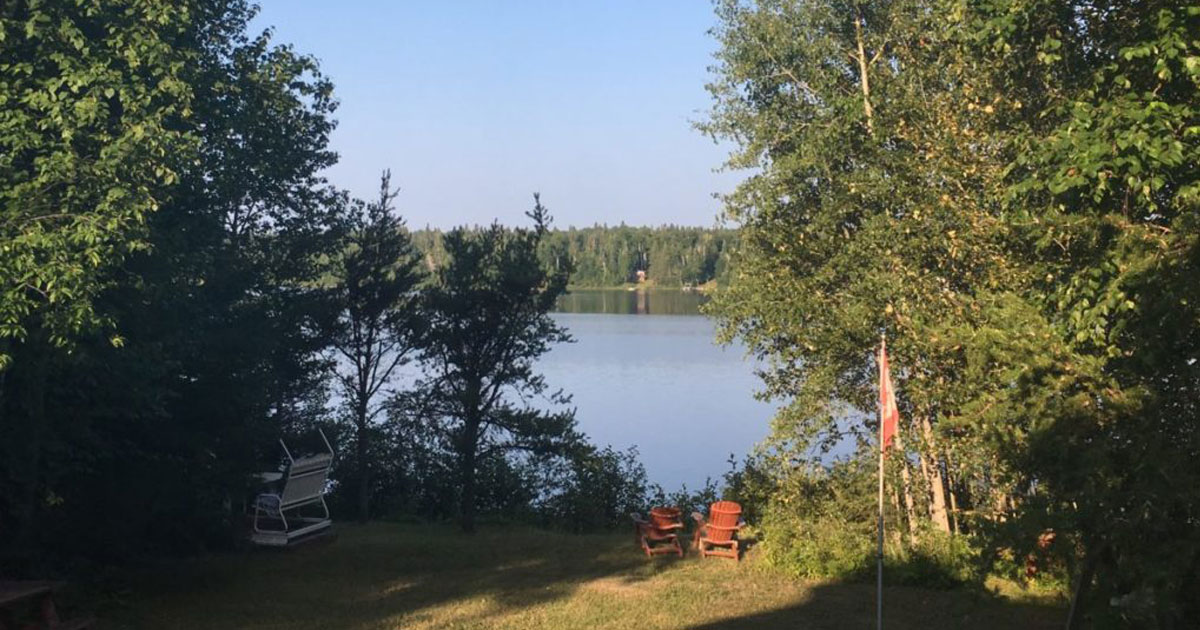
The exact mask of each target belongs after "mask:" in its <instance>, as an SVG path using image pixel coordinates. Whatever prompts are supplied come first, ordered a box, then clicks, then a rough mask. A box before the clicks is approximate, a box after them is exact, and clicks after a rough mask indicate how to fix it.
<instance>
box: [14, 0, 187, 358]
mask: <svg viewBox="0 0 1200 630" xmlns="http://www.w3.org/2000/svg"><path fill="white" fill-rule="evenodd" d="M195 17H196V16H195V11H194V9H193V7H191V6H189V5H188V4H186V3H177V2H167V1H161V0H122V1H120V2H100V1H98V0H94V1H92V0H89V1H86V2H7V3H5V4H4V6H3V7H2V8H0V59H2V61H0V240H2V241H3V243H4V245H3V247H0V341H2V340H15V341H21V340H24V339H26V338H27V337H28V336H29V334H31V331H33V330H35V329H37V330H41V331H42V332H40V333H37V334H41V335H44V336H45V337H46V339H47V340H48V341H49V342H50V343H51V344H52V345H54V346H60V347H61V346H64V345H68V344H69V343H70V342H71V341H73V340H75V339H76V338H77V337H78V336H79V335H81V334H85V333H86V332H88V331H89V330H91V329H92V328H93V327H94V326H96V325H97V324H100V323H103V322H105V321H108V320H109V318H107V317H105V315H104V314H102V313H98V312H97V310H96V307H95V300H96V298H97V296H98V295H99V293H100V292H101V290H102V289H103V288H104V286H105V283H104V274H105V273H106V271H108V270H109V269H111V268H112V266H113V265H115V264H117V263H119V262H120V261H121V259H122V258H123V257H124V256H126V255H127V254H129V253H130V252H132V251H136V250H139V249H144V248H145V247H146V245H147V242H146V231H145V221H146V217H147V215H148V214H149V213H151V212H153V211H154V210H156V209H158V208H159V207H160V206H161V204H162V203H163V202H164V200H165V190H166V187H167V186H169V185H171V184H173V183H175V182H177V181H178V179H179V172H178V166H179V164H180V160H181V158H186V156H187V155H188V154H189V152H190V150H191V149H193V148H194V146H195V144H194V143H195V140H196V136H195V134H194V133H191V132H190V131H191V130H189V129H188V128H187V126H186V123H185V124H184V125H181V124H179V123H180V121H187V120H188V119H189V118H190V115H191V114H192V98H193V94H192V86H191V85H190V84H189V82H188V79H187V77H186V76H185V75H186V67H187V66H188V65H190V64H192V63H195V60H196V51H195V49H192V48H189V47H188V46H187V44H186V42H181V41H180V40H181V38H186V36H187V33H188V32H189V29H190V28H191V26H192V24H193V20H194V18H195ZM113 343H114V344H116V343H119V337H114V338H113ZM5 347H7V345H6V346H5ZM10 360H11V357H10V356H9V354H8V352H7V351H6V350H4V348H3V347H0V368H3V367H4V366H5V364H7V363H8V361H10Z"/></svg>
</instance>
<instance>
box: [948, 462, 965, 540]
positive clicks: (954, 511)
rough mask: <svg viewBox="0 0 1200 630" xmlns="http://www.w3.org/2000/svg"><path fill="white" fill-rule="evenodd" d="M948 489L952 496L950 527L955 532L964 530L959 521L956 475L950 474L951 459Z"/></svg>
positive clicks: (950, 496)
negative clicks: (955, 488)
mask: <svg viewBox="0 0 1200 630" xmlns="http://www.w3.org/2000/svg"><path fill="white" fill-rule="evenodd" d="M946 489H947V492H948V493H949V495H948V496H949V498H950V528H951V529H953V530H954V531H955V532H960V531H962V530H961V529H959V523H958V493H957V492H955V491H954V476H953V475H951V474H950V460H949V459H947V460H946Z"/></svg>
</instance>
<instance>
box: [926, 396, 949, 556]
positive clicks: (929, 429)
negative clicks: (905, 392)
mask: <svg viewBox="0 0 1200 630" xmlns="http://www.w3.org/2000/svg"><path fill="white" fill-rule="evenodd" d="M921 433H922V434H923V436H924V439H925V445H926V447H925V449H923V450H925V451H926V452H927V453H929V454H928V455H925V454H922V455H921V472H922V473H923V474H924V475H925V481H926V482H928V483H929V490H930V504H929V514H930V517H931V518H932V519H933V524H934V526H935V527H937V528H938V529H939V530H941V531H943V532H946V533H950V517H949V512H948V510H947V509H946V482H945V479H944V477H943V476H942V466H941V462H939V461H938V458H937V456H936V453H937V449H936V448H935V447H934V444H933V424H932V423H931V422H930V421H929V417H928V416H922V417H921Z"/></svg>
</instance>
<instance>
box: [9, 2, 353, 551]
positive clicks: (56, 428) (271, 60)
mask: <svg viewBox="0 0 1200 630" xmlns="http://www.w3.org/2000/svg"><path fill="white" fill-rule="evenodd" d="M68 5H69V6H68ZM76 5H78V6H76ZM101 5H103V6H101ZM13 6H15V7H17V10H20V11H43V10H44V11H56V12H59V13H60V14H62V15H67V14H68V13H71V12H75V11H78V12H80V14H81V15H86V16H87V20H94V22H91V21H86V20H85V21H84V22H81V23H86V24H87V30H86V34H87V38H86V41H87V45H86V46H84V48H83V49H82V50H79V51H77V52H78V53H79V54H84V52H85V51H91V52H92V53H97V54H98V53H99V52H100V51H105V50H107V48H106V46H108V45H109V43H112V45H116V44H115V42H117V41H118V40H120V41H126V40H125V38H127V37H132V36H133V35H134V34H138V37H142V38H145V37H149V34H153V33H159V34H160V36H161V37H163V38H164V39H165V40H169V42H170V44H171V50H173V51H175V53H173V54H178V55H180V56H181V57H179V58H180V59H186V60H187V61H188V63H186V64H184V63H180V64H179V67H174V66H171V67H169V68H160V67H159V62H160V61H161V62H162V63H166V60H163V59H159V58H158V57H154V56H146V57H142V56H139V55H138V54H135V53H136V51H137V50H140V49H138V48H129V49H123V50H126V52H125V53H123V54H122V56H121V58H120V59H119V60H118V59H108V58H107V57H106V59H107V61H106V62H105V63H107V64H108V65H109V66H110V67H111V68H112V69H114V70H117V71H122V72H124V71H125V69H127V68H130V67H133V66H136V67H137V68H138V72H137V73H136V76H137V77H138V78H139V80H142V81H148V82H151V83H153V82H154V81H158V83H157V85H159V86H160V88H161V89H166V88H167V87H169V86H170V85H171V82H172V81H175V80H179V81H182V82H183V84H184V85H183V86H179V87H178V89H179V90H181V91H182V92H186V93H187V94H188V95H189V97H188V100H187V101H186V105H187V107H188V108H189V110H190V111H189V114H188V115H187V116H184V115H183V114H184V112H182V111H175V112H174V114H173V115H170V116H167V115H166V114H163V116H164V118H162V120H163V121H165V122H162V128H154V129H151V128H150V127H149V126H146V127H145V128H144V129H143V130H142V131H143V133H145V137H144V138H142V139H141V140H139V141H137V142H136V143H135V144H136V145H137V147H139V148H138V150H137V152H134V153H130V154H126V155H125V157H124V158H123V159H127V161H126V162H122V163H113V164H107V163H105V164H107V165H106V166H105V168H111V169H117V170H118V171H120V172H119V173H118V172H109V173H97V174H96V177H97V178H99V179H96V180H93V179H89V178H88V177H90V176H88V177H84V175H86V174H87V170H86V169H85V168H84V167H82V166H81V167H80V170H79V172H78V173H77V175H78V177H76V175H71V176H70V178H71V181H72V182H76V183H77V184H78V185H80V186H84V187H85V188H86V189H87V191H90V192H87V191H85V190H81V191H80V193H79V194H75V193H70V190H71V189H72V186H75V185H76V184H74V183H73V184H70V185H68V186H66V187H65V188H64V187H63V186H62V185H56V186H55V187H52V188H50V189H48V190H47V192H50V193H54V194H58V192H55V191H59V192H61V191H63V190H66V191H68V193H69V195H68V196H69V198H70V199H73V200H75V201H76V202H78V203H80V204H82V205H81V206H79V208H75V209H73V210H72V212H76V211H78V212H79V213H81V214H80V215H79V216H81V217H84V219H81V220H84V221H85V222H86V220H88V219H86V217H87V216H91V215H86V214H82V213H83V210H82V208H86V207H88V203H89V201H88V199H90V197H88V196H86V195H84V194H83V192H87V194H88V195H91V194H93V193H96V191H104V190H108V189H109V188H108V187H107V186H108V185H109V184H111V185H116V186H120V185H122V184H121V182H123V181H125V180H124V179H123V178H125V177H127V176H133V177H140V175H139V173H142V172H143V171H146V172H151V173H153V172H154V169H155V168H157V167H158V166H159V164H160V163H161V162H162V161H166V162H167V163H169V164H170V168H171V169H172V170H171V171H170V172H171V175H170V177H171V179H172V181H173V185H172V187H171V189H170V194H169V196H165V197H164V196H157V197H154V200H155V203H157V204H158V211H157V212H154V213H152V214H149V215H146V216H145V217H144V221H143V219H138V220H137V222H138V223H139V224H142V223H144V225H140V227H138V234H139V235H140V236H139V238H141V239H143V240H144V241H145V242H147V243H149V244H150V247H149V248H140V249H139V250H138V251H136V252H134V253H133V254H132V255H129V256H126V257H125V258H124V260H123V261H121V260H117V259H113V260H107V261H105V262H106V264H105V265H103V266H101V267H97V268H94V269H93V268H90V267H89V268H88V269H90V270H89V271H87V274H86V278H85V276H83V275H81V276H77V280H78V281H79V282H85V280H86V282H88V283H90V284H88V288H87V289H86V291H82V292H80V293H78V294H76V295H77V297H80V298H82V297H85V296H90V297H88V300H89V304H90V306H87V308H90V309H92V311H93V312H94V313H95V314H96V316H97V317H98V318H100V319H106V320H111V321H113V322H115V323H116V325H117V326H118V330H120V332H121V335H122V339H123V344H121V345H122V347H120V348H116V347H113V344H112V343H110V340H109V339H108V338H107V336H105V335H101V334H99V331H96V332H93V333H90V334H86V335H82V336H78V338H77V341H76V343H75V347H74V349H73V351H71V352H67V351H66V350H64V349H56V348H55V347H54V345H53V343H51V341H52V339H51V338H47V337H39V336H33V335H31V336H29V337H27V338H26V339H25V341H23V342H19V343H13V344H11V345H10V346H9V347H10V349H11V353H12V356H13V362H12V366H11V367H10V369H9V370H8V372H7V373H6V374H5V376H4V378H3V380H2V381H0V387H2V388H3V389H2V396H0V429H2V430H3V432H4V433H5V435H6V436H7V437H6V439H5V440H4V441H3V442H2V443H0V448H2V449H3V454H2V455H0V497H3V499H2V500H0V520H3V521H4V522H5V523H6V531H9V532H12V535H9V536H5V537H4V539H3V541H2V548H0V553H3V554H4V556H5V557H6V559H11V560H12V561H11V562H7V561H6V567H9V568H10V570H12V571H21V570H22V568H26V569H28V568H29V567H32V566H33V565H34V564H36V563H39V562H48V561H52V560H55V559H59V558H62V557H74V556H91V557H98V558H101V559H110V560H111V559H120V558H128V557H130V556H135V555H137V554H139V553H145V552H166V551H183V550H195V549H198V548H203V547H211V546H218V545H225V544H229V543H230V542H231V541H232V537H233V535H234V532H235V531H236V525H237V524H238V522H239V521H240V514H238V512H237V511H236V510H239V508H240V505H239V503H237V502H235V497H237V498H240V497H241V496H243V495H244V494H245V492H247V491H249V488H247V487H246V485H247V476H248V473H250V472H253V471H254V470H256V469H258V467H259V466H261V465H263V464H262V462H268V461H274V460H275V459H276V458H277V457H278V454H277V452H276V450H275V448H276V446H275V438H276V437H278V436H279V435H280V434H281V433H282V432H286V431H290V430H293V429H298V428H301V427H306V426H310V425H311V423H312V422H313V421H315V419H316V418H317V416H318V414H319V413H320V411H321V408H322V407H323V405H324V403H325V393H326V387H325V378H324V368H325V366H324V361H323V360H321V359H320V357H319V355H318V352H319V351H320V350H322V349H323V348H324V347H325V342H324V340H322V339H321V336H320V335H319V334H318V332H319V329H318V326H317V323H318V322H319V321H322V320H324V319H325V318H326V316H327V312H326V309H325V305H324V304H323V302H322V300H321V295H320V294H319V292H318V291H316V289H315V288H314V286H315V280H316V279H317V278H318V277H319V276H320V275H321V273H322V269H321V267H320V264H319V261H320V260H322V259H328V255H329V254H332V253H335V252H336V251H337V250H336V245H337V240H336V238H335V236H336V235H335V233H334V231H333V230H332V229H331V228H332V227H333V226H335V224H336V223H337V214H338V213H339V212H340V210H341V208H342V206H341V204H340V203H339V201H340V200H339V198H338V196H337V195H335V194H334V193H333V192H332V191H331V190H329V189H328V188H327V187H326V186H325V184H324V182H323V180H322V179H321V178H320V176H319V174H318V173H319V172H320V171H321V170H323V169H324V168H326V167H327V166H329V165H330V164H332V161H333V158H334V156H333V154H332V153H330V152H329V151H328V150H327V149H326V143H327V141H328V133H329V131H330V130H331V129H332V121H331V120H330V118H329V117H330V114H331V113H332V110H333V105H334V104H333V102H332V100H331V92H330V85H329V83H328V81H326V80H325V79H324V78H323V77H321V75H320V73H319V72H318V71H317V68H316V64H315V62H314V61H313V60H312V59H311V58H308V57H305V56H302V55H298V54H297V53H295V52H294V51H292V50H291V49H290V48H288V47H285V46H278V45H275V44H273V43H272V42H271V39H270V36H269V33H264V34H261V35H259V36H255V37H251V36H249V35H248V34H247V33H246V29H247V24H248V22H249V20H250V19H251V17H252V10H251V8H250V7H249V6H248V5H247V4H246V3H244V2H240V1H237V0H212V1H197V2H189V3H184V4H179V3H172V4H171V7H170V8H162V9H160V10H158V11H157V12H155V13H153V15H152V17H154V19H149V18H148V17H147V15H146V14H145V12H144V11H142V10H141V9H138V8H137V7H141V8H146V7H152V6H156V5H153V3H87V2H85V3H67V4H63V3H51V4H50V5H46V4H44V3H16V4H15V5H13V4H8V5H5V9H4V10H5V11H8V10H9V7H13ZM164 6H165V5H164ZM36 7H50V8H46V9H42V8H36ZM130 7H134V9H133V10H130V11H126V9H128V8H130ZM146 10H147V11H148V10H149V9H146ZM6 15H11V14H6ZM185 17H186V18H187V19H185ZM158 18H162V20H159V19H158ZM167 18H170V19H167ZM39 23H41V22H40V21H39ZM8 26H9V23H7V22H6V28H8ZM30 28H31V29H32V30H34V31H36V32H39V33H41V32H42V31H41V30H40V29H41V27H37V28H34V27H33V26H31V27H30ZM131 29H132V30H131ZM6 32H8V31H6ZM105 33H109V34H111V37H112V38H113V40H112V42H109V43H106V42H107V40H104V36H103V34H105ZM166 33H169V37H168V35H166ZM43 34H45V33H43ZM47 36H48V35H47ZM130 41H132V40H130ZM6 45H7V44H6ZM131 45H132V44H131ZM137 45H138V46H141V45H142V44H140V43H139V44H137ZM31 50H32V49H31ZM23 54H24V53H23ZM30 54H32V53H30ZM64 54H65V53H64ZM89 54H90V53H89ZM106 54H107V53H106ZM163 54H166V53H163ZM54 58H55V54H49V59H51V60H52V59H54ZM6 61H7V57H6ZM44 63H49V62H48V61H46V60H44V59H43V60H38V61H36V62H34V65H35V66H36V65H39V64H44ZM47 72H52V71H51V70H47ZM147 89H149V88H147ZM131 90H132V88H131ZM182 92H181V93H182ZM136 93H137V92H136V91H133V92H131V94H133V95H136ZM6 94H7V92H6ZM69 94H72V93H70V92H69V91H64V92H63V96H64V98H68V96H69ZM98 94H99V93H98V92H95V91H84V90H81V91H80V92H79V95H78V96H79V97H80V98H90V97H97V95H98ZM121 94H122V93H121V92H120V91H119V90H118V92H117V93H115V96H111V97H105V98H107V99H108V100H107V102H108V103H109V106H110V107H117V105H116V104H117V103H118V102H119V103H124V102H125V101H124V98H125V97H124V96H121ZM69 98H76V97H75V96H69ZM131 98H132V96H131ZM102 100H103V99H102ZM68 102H69V101H68ZM155 103H157V104H156V105H155V107H159V108H164V111H165V109H166V108H169V107H170V106H171V103H169V102H167V101H155ZM135 104H136V101H131V102H130V106H131V107H132V106H133V105H135ZM122 107H124V105H122ZM3 111H4V113H5V115H7V114H8V113H9V110H8V109H7V108H5V109H4V110H3ZM124 111H126V112H129V111H133V112H134V113H135V114H136V113H137V111H138V110H136V109H133V110H129V109H126V110H124ZM102 118H103V120H104V121H107V122H105V123H104V124H106V125H108V124H111V125H114V126H115V127H114V128H115V129H122V130H124V131H123V132H122V133H124V132H125V131H127V132H128V133H136V131H133V130H132V128H129V129H126V128H125V127H122V126H121V125H123V124H124V123H122V118H121V116H120V115H119V112H118V110H117V109H112V110H111V111H110V112H109V113H108V114H105V116H104V117H102ZM134 122H136V121H134ZM266 130H269V132H268V131H266ZM151 132H153V133H151ZM105 133H106V132H104V131H103V130H95V129H91V130H89V131H87V133H86V134H84V133H82V132H81V133H80V134H79V135H76V136H74V137H73V139H72V140H71V143H70V146H72V147H81V148H87V149H88V150H89V151H91V150H95V151H100V152H101V153H100V155H102V156H103V157H105V158H106V159H107V158H108V157H112V158H116V157H118V156H119V154H120V152H106V150H103V148H102V147H100V146H97V145H93V144H92V141H93V140H102V139H104V138H106V136H105ZM176 136H178V137H181V138H190V139H191V140H192V142H191V143H190V145H189V146H190V147H191V149H192V150H191V151H183V150H182V149H183V148H184V147H182V146H179V147H176V148H174V149H171V150H168V149H167V148H165V147H164V146H162V145H161V142H163V141H167V140H170V139H171V138H173V137H176ZM121 137H123V136H121ZM131 142H132V141H131ZM64 146H65V145H64ZM143 149H146V150H150V151H152V152H163V155H159V154H158V153H152V154H149V155H141V154H140V153H139V152H140V151H142V150H143ZM64 150H66V149H64ZM10 155H12V154H8V153H6V154H5V158H7V157H9V156H10ZM138 156H140V157H138ZM27 157H29V158H30V159H32V157H33V156H32V155H29V156H27ZM92 157H95V156H91V157H89V158H88V159H92ZM135 157H136V161H135V162H129V161H128V160H134V159H135ZM81 159H82V158H81ZM35 163H41V162H35ZM17 172H19V171H17ZM4 173H5V174H6V175H7V174H8V173H10V171H8V170H7V169H5V170H4ZM63 176H64V177H67V176H66V175H63ZM164 177H165V176H164ZM145 186H146V190H145V191H143V192H144V194H146V195H159V192H161V190H160V189H158V188H150V187H149V184H146V185H145ZM92 188H95V189H96V190H91V189H92ZM15 189H21V185H19V184H18V185H17V186H16V188H15ZM12 190H14V188H12V187H9V186H8V185H7V184H6V185H5V187H4V188H3V191H2V192H3V194H6V195H8V194H10V193H11V192H12ZM139 194H142V193H139ZM70 195H75V196H73V197H71V196H70ZM20 198H22V199H24V198H29V197H28V195H25V194H22V195H21V196H20ZM136 198H139V197H138V196H137V195H134V196H133V197H130V199H136ZM149 198H150V197H147V199H149ZM73 203H74V202H73ZM147 203H149V202H147ZM92 207H93V209H95V208H100V209H102V210H104V209H105V208H109V209H111V208H110V207H109V206H92ZM113 208H115V206H113ZM104 211H105V212H107V211H108V210H104ZM122 212H124V210H122ZM72 216H73V217H74V216H75V215H74V214H73V215H72ZM106 220H107V219H106ZM75 221H76V220H75V219H72V220H71V221H69V222H66V223H63V224H62V225H68V226H69V225H75V223H74V222H75ZM55 225H58V224H55ZM114 225H115V224H114ZM115 234H116V232H113V233H112V235H110V236H112V237H113V238H115V236H113V235H115ZM126 236H128V234H126ZM104 238H109V236H105V237H104ZM122 238H124V237H122ZM114 242H115V241H114ZM96 243H97V247H99V246H104V247H107V246H108V245H106V244H104V242H103V241H101V240H97V241H96ZM110 244H111V243H110ZM89 247H90V245H89ZM113 247H116V245H113ZM81 251H82V250H81ZM60 254H61V258H60V260H62V261H63V262H64V264H68V263H69V264H73V263H70V257H72V256H75V255H76V253H72V252H69V251H65V250H63V251H60V252H59V254H55V255H60ZM323 255H324V256H323ZM118 263H119V264H118ZM80 268H81V269H82V267H80ZM56 286H57V285H56ZM56 303H57V302H56ZM79 304H82V303H79ZM77 306H78V304H77ZM79 308H84V307H82V306H80V307H79ZM79 312H82V311H79ZM47 317H49V316H47ZM48 332H49V333H51V334H49V335H48V337H52V335H53V331H52V330H48Z"/></svg>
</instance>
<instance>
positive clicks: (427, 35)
mask: <svg viewBox="0 0 1200 630" xmlns="http://www.w3.org/2000/svg"><path fill="white" fill-rule="evenodd" d="M260 2H261V5H262V12H261V13H260V15H259V17H258V19H257V20H256V22H255V24H254V26H255V28H263V27H266V26H273V27H275V31H276V41H278V42H286V43H292V44H294V45H295V46H296V48H297V50H299V51H302V52H306V53H309V54H312V55H314V56H316V57H317V58H319V59H320V60H321V63H322V68H323V70H324V72H325V73H326V74H328V75H329V76H330V77H331V78H332V79H333V81H334V83H335V85H336V93H337V95H338V99H339V101H340V102H341V106H340V107H339V109H338V113H337V116H336V118H337V119H338V121H339V126H338V129H337V131H336V132H335V133H334V135H333V148H334V149H335V150H336V151H337V152H338V153H339V154H340V155H341V161H340V163H339V164H338V165H337V166H336V167H334V168H333V169H331V170H330V172H329V173H328V176H329V178H330V180H331V181H332V182H333V183H335V184H337V185H338V186H340V187H343V188H347V189H349V190H350V191H351V193H352V194H354V195H356V196H359V197H370V196H372V195H373V193H374V192H375V191H376V190H377V188H378V177H379V172H380V170H381V169H383V168H391V169H392V179H393V183H394V184H398V185H399V186H400V187H401V195H400V198H399V200H398V206H399V209H400V211H401V213H402V214H403V215H404V216H405V218H406V219H407V220H408V223H409V225H410V227H423V226H425V225H426V224H429V225H433V226H435V227H447V226H452V225H458V224H463V223H468V224H475V223H487V222H490V221H492V220H493V219H499V220H500V221H501V222H504V223H516V222H520V221H523V220H524V217H523V212H524V211H525V210H527V209H528V208H529V206H530V205H531V204H532V196H531V193H532V192H533V191H540V192H541V193H542V200H543V202H544V203H545V204H546V205H547V206H548V207H549V208H550V210H551V212H552V214H554V216H555V220H556V224H557V225H559V226H560V227H565V226H568V225H576V226H582V225H591V224H593V223H608V224H617V223H620V222H625V223H627V224H630V225H658V224H662V223H676V224H682V225H702V226H709V225H713V224H714V223H715V221H716V216H717V214H718V212H719V210H720V202H719V201H717V200H716V199H713V196H712V195H713V193H717V192H727V191H729V190H731V189H732V188H733V186H734V185H735V184H736V182H737V179H738V178H739V177H740V175H739V174H737V173H714V172H713V171H714V169H715V168H717V167H719V166H720V165H721V163H722V162H723V160H724V158H725V156H726V154H727V153H728V151H727V147H720V146H717V145H714V144H713V142H712V141H711V140H709V139H708V138H706V137H704V136H703V135H701V134H700V133H699V132H698V131H695V130H694V129H693V128H692V122H693V121H696V120H699V119H701V118H703V116H704V112H705V110H707V108H708V106H709V97H708V93H707V92H706V91H705V90H704V84H705V82H706V81H707V80H708V71H707V67H708V66H709V65H710V64H711V63H713V59H712V52H713V50H714V49H715V43H714V42H713V41H712V39H711V37H710V36H708V35H707V31H708V29H709V28H710V27H711V26H712V25H713V21H714V17H713V13H712V8H711V5H710V4H709V3H708V2H707V1H705V0H670V1H667V0H655V1H652V2H635V1H627V0H610V1H601V0H589V1H586V2H585V1H583V0H578V1H549V0H546V1H528V2H516V1H512V2H500V1H492V2H487V1H483V0H479V1H468V0H454V1H450V2H411V1H394V2H389V1H384V0H357V1H355V0H346V1H342V2H335V1H330V0H260Z"/></svg>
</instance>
